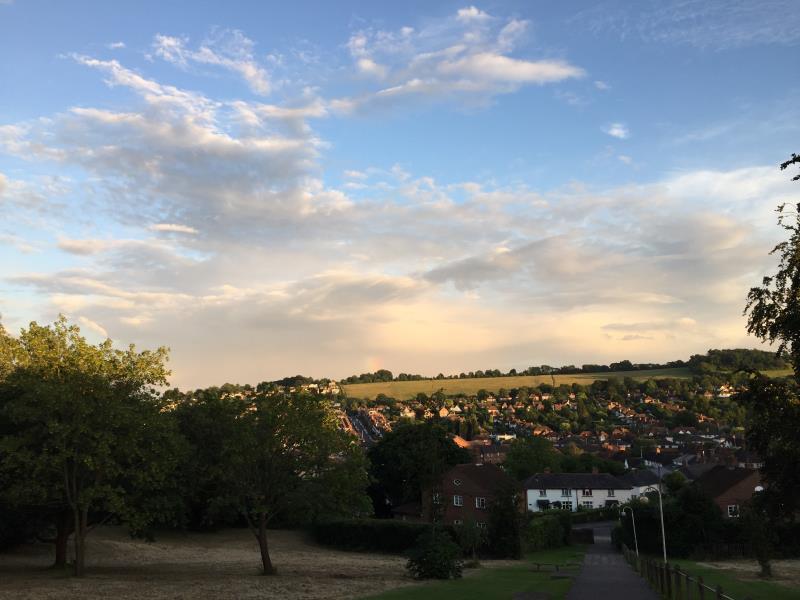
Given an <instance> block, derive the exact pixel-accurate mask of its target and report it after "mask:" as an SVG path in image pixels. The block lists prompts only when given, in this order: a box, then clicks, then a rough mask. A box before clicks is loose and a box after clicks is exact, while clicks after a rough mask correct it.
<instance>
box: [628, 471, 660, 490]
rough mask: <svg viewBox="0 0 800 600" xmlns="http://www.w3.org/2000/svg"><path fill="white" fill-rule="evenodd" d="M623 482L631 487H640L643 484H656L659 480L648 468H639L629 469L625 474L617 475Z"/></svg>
mask: <svg viewBox="0 0 800 600" xmlns="http://www.w3.org/2000/svg"><path fill="white" fill-rule="evenodd" d="M619 479H621V480H622V481H624V482H625V483H627V484H629V485H631V486H633V487H642V486H645V485H657V484H658V482H659V481H660V480H659V478H658V475H656V474H655V473H653V472H652V471H651V470H650V469H639V470H635V471H629V472H627V473H625V475H621V476H620V477H619Z"/></svg>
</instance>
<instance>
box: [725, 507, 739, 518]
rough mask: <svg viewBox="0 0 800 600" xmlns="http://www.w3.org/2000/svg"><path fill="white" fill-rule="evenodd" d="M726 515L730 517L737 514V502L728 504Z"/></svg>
mask: <svg viewBox="0 0 800 600" xmlns="http://www.w3.org/2000/svg"><path fill="white" fill-rule="evenodd" d="M728 516H729V517H731V518H735V517H738V516H739V505H738V504H729V505H728Z"/></svg>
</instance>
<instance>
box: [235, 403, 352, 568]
mask: <svg viewBox="0 0 800 600" xmlns="http://www.w3.org/2000/svg"><path fill="white" fill-rule="evenodd" d="M231 401H232V402H233V401H237V402H239V405H240V408H241V410H240V412H239V414H238V415H237V417H236V422H237V423H238V425H239V427H238V428H237V430H236V432H235V434H234V435H233V436H232V437H231V439H229V440H226V444H227V447H226V450H225V452H226V456H228V457H229V458H230V462H228V463H227V464H226V465H225V466H226V468H228V469H230V473H231V475H232V479H233V484H232V488H231V492H230V493H231V495H232V498H233V500H234V501H235V503H236V506H237V507H238V509H239V512H240V513H241V514H242V516H243V517H244V518H245V520H246V521H247V524H248V526H249V527H250V530H251V531H252V533H253V535H254V536H255V538H256V540H258V545H259V549H260V551H261V562H262V568H263V573H264V574H265V575H272V574H275V573H276V570H275V568H274V566H273V564H272V559H271V557H270V554H269V543H268V537H267V527H268V526H269V525H270V523H271V522H272V521H273V520H274V519H275V518H276V517H277V516H279V515H280V514H281V513H283V512H285V511H287V510H288V509H289V508H290V507H292V506H293V505H296V504H297V503H298V502H299V501H302V502H304V503H306V504H308V505H312V504H313V505H314V506H319V505H318V504H317V503H316V497H315V496H314V494H315V492H318V491H319V490H320V489H321V488H326V487H330V486H331V484H334V483H335V484H337V485H338V484H341V483H342V481H343V480H342V479H341V478H339V477H337V475H341V474H342V473H343V472H346V473H347V478H346V483H347V485H345V486H344V487H346V488H347V490H346V491H347V494H348V495H347V496H345V495H344V493H343V492H344V491H345V490H344V489H343V488H341V487H340V488H338V489H337V493H336V494H335V495H336V496H339V497H340V498H341V499H342V500H344V502H345V504H350V503H349V502H348V499H352V498H356V499H357V498H358V495H359V492H360V494H361V500H360V501H358V502H356V503H355V504H354V512H356V513H357V512H358V511H360V510H361V509H363V508H365V502H364V501H363V493H364V488H365V486H366V476H365V475H364V471H363V462H362V463H359V464H357V465H355V468H353V469H351V468H350V467H351V464H352V463H351V462H350V461H351V460H353V459H354V457H356V456H358V455H357V454H356V452H355V451H354V449H353V448H354V445H355V444H356V442H355V439H353V438H352V437H350V436H349V435H347V434H346V433H344V432H343V431H341V430H339V429H338V427H337V418H336V415H335V413H334V412H333V410H332V408H331V406H330V403H329V402H328V401H327V400H325V399H323V398H320V397H316V396H312V395H309V394H306V393H293V394H287V393H284V392H280V391H277V390H269V389H267V390H262V391H259V392H257V393H255V394H253V395H252V396H250V397H245V398H242V399H231ZM359 469H361V472H360V474H359ZM329 499H330V498H329ZM330 506H331V505H329V507H330ZM337 508H338V509H340V508H341V506H339V507H336V506H334V507H333V510H334V511H336V510H337ZM323 512H324V511H323ZM349 516H355V514H350V515H349Z"/></svg>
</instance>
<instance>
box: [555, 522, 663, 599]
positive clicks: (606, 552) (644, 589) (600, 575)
mask: <svg viewBox="0 0 800 600" xmlns="http://www.w3.org/2000/svg"><path fill="white" fill-rule="evenodd" d="M613 525H614V524H613V523H611V522H603V523H591V524H587V525H583V526H581V525H578V526H576V529H579V528H589V527H591V528H592V529H594V545H592V546H589V549H588V550H587V552H586V556H585V557H584V559H583V566H582V567H581V571H580V573H579V574H578V576H577V577H575V582H574V583H573V584H572V588H571V589H570V590H569V593H568V594H567V600H601V599H603V598H613V600H658V595H657V594H656V593H655V592H654V591H652V590H651V589H650V587H649V586H648V585H647V583H645V580H644V579H642V578H641V577H639V575H638V574H637V573H636V572H635V571H634V570H633V569H632V568H631V567H630V565H628V563H627V562H625V559H624V558H623V556H622V554H620V553H619V552H617V551H616V550H615V549H614V547H613V546H612V545H611V528H612V526H613Z"/></svg>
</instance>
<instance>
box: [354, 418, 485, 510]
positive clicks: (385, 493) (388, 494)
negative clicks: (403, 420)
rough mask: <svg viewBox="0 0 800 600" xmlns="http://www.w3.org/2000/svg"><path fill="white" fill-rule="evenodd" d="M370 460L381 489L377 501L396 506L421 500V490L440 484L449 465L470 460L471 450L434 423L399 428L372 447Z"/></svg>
mask: <svg viewBox="0 0 800 600" xmlns="http://www.w3.org/2000/svg"><path fill="white" fill-rule="evenodd" d="M369 459H370V463H371V465H372V476H373V477H374V478H375V480H376V482H377V485H378V487H379V488H380V493H379V494H378V499H377V500H378V503H380V502H382V501H383V499H388V500H389V502H390V503H391V504H392V505H394V506H397V505H399V504H403V503H405V502H420V500H421V498H422V490H423V489H425V488H428V487H431V486H433V485H434V484H435V483H437V482H438V481H439V479H440V478H441V476H442V474H444V472H445V471H446V470H447V469H448V468H449V467H452V466H455V465H457V464H462V463H468V462H471V456H470V454H469V452H467V451H466V450H465V449H463V448H460V447H458V446H456V445H455V443H453V440H452V439H450V436H448V434H447V430H446V429H445V428H444V426H442V425H440V424H437V423H433V422H425V423H422V424H403V425H401V426H399V427H396V428H395V429H394V430H392V431H390V432H389V433H387V434H386V435H385V436H384V437H383V438H382V439H381V441H380V442H378V443H377V444H375V446H373V447H372V449H371V450H370V451H369ZM377 509H378V506H376V510H377Z"/></svg>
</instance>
